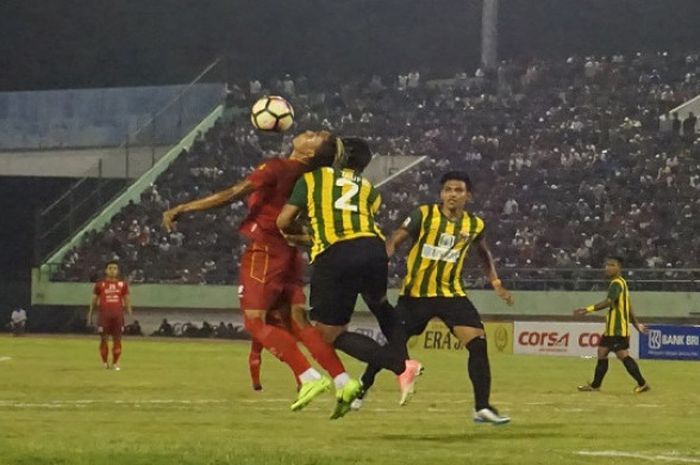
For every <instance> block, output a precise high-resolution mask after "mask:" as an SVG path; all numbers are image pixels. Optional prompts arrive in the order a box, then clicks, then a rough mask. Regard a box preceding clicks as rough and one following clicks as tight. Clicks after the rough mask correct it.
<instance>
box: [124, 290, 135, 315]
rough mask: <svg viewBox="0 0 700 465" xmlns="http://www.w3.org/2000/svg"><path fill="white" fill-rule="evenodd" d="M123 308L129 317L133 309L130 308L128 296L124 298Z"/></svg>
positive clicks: (129, 297)
mask: <svg viewBox="0 0 700 465" xmlns="http://www.w3.org/2000/svg"><path fill="white" fill-rule="evenodd" d="M124 308H126V311H127V312H128V313H129V315H131V314H132V313H133V309H132V308H131V296H130V295H129V294H127V295H125V296H124Z"/></svg>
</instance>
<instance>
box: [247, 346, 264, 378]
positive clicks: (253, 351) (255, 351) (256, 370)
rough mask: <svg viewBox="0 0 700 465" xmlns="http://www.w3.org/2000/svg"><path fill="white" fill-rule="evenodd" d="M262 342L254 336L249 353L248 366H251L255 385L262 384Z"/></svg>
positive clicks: (251, 374)
mask: <svg viewBox="0 0 700 465" xmlns="http://www.w3.org/2000/svg"><path fill="white" fill-rule="evenodd" d="M262 349H263V346H262V344H261V343H260V341H258V340H257V339H255V338H253V340H252V341H250V354H249V355H248V368H250V379H251V380H252V381H253V386H262V384H261V383H260V365H261V364H262V357H261V355H262V354H261V353H260V352H262Z"/></svg>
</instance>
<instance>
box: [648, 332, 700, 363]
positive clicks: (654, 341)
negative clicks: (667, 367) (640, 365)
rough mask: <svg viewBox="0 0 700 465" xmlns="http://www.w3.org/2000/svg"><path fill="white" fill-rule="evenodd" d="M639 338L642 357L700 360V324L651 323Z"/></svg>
mask: <svg viewBox="0 0 700 465" xmlns="http://www.w3.org/2000/svg"><path fill="white" fill-rule="evenodd" d="M648 328H649V334H642V335H641V337H640V339H639V355H640V357H641V358H653V359H666V360H700V326H674V325H649V326H648Z"/></svg>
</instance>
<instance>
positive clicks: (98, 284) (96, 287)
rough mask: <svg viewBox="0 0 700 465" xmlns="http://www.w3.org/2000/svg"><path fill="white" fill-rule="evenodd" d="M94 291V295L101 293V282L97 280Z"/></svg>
mask: <svg viewBox="0 0 700 465" xmlns="http://www.w3.org/2000/svg"><path fill="white" fill-rule="evenodd" d="M92 293H93V294H94V295H100V282H99V281H97V282H96V283H95V285H94V286H93V287H92Z"/></svg>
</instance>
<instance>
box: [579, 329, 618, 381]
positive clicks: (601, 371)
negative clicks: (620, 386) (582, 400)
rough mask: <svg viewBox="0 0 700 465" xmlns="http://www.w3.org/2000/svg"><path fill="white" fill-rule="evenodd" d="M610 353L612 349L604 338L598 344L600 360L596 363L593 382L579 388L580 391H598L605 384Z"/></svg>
mask: <svg viewBox="0 0 700 465" xmlns="http://www.w3.org/2000/svg"><path fill="white" fill-rule="evenodd" d="M609 353H610V347H608V342H607V337H606V336H603V337H602V338H601V341H600V343H599V344H598V360H597V361H596V365H595V371H594V372H593V381H592V382H591V383H589V384H584V385H582V386H579V387H578V390H579V391H582V392H586V391H597V390H599V389H600V386H601V385H602V384H603V379H604V378H605V374H606V373H607V372H608V354H609Z"/></svg>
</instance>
